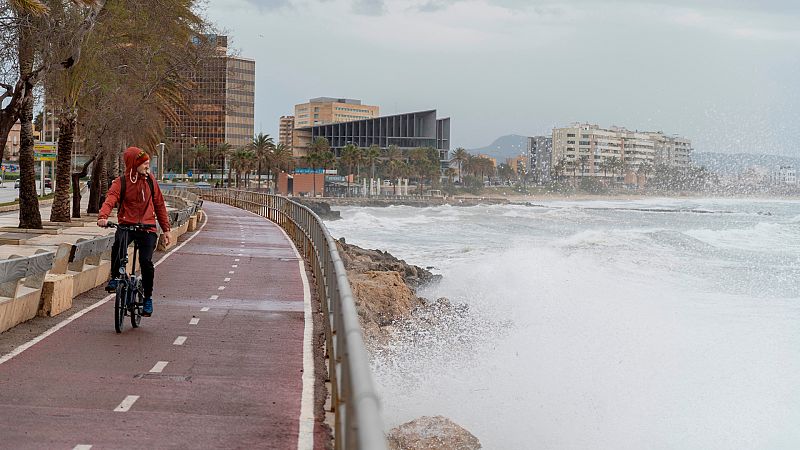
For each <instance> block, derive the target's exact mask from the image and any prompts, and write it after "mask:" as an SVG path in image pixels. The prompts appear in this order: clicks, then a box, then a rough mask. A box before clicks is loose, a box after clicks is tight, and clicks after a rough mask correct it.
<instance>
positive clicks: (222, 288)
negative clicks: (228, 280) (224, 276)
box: [217, 286, 225, 291]
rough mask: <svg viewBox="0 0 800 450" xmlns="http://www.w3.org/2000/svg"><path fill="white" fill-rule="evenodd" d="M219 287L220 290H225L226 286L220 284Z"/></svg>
mask: <svg viewBox="0 0 800 450" xmlns="http://www.w3.org/2000/svg"><path fill="white" fill-rule="evenodd" d="M217 289H218V290H220V291H224V290H225V286H220V287H218V288H217Z"/></svg>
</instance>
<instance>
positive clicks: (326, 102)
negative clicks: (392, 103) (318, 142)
mask: <svg viewBox="0 0 800 450" xmlns="http://www.w3.org/2000/svg"><path fill="white" fill-rule="evenodd" d="M379 115H380V108H379V107H378V106H372V105H362V104H361V100H357V99H351V98H332V97H318V98H312V99H311V100H309V101H308V103H301V104H299V105H295V107H294V117H295V127H296V128H305V127H311V126H316V125H328V124H332V123H342V122H352V121H356V120H364V119H374V118H376V117H378V116H379Z"/></svg>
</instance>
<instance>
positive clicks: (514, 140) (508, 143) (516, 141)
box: [467, 134, 528, 163]
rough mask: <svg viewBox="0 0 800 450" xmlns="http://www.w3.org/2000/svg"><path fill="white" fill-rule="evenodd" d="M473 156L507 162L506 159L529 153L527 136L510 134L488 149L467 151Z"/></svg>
mask: <svg viewBox="0 0 800 450" xmlns="http://www.w3.org/2000/svg"><path fill="white" fill-rule="evenodd" d="M467 151H468V152H470V153H472V154H473V155H477V154H478V153H482V154H484V155H489V156H491V157H492V158H497V162H498V163H500V162H505V160H506V158H514V157H516V156H519V155H520V154H523V153H525V152H526V151H528V138H527V136H520V135H518V134H509V135H507V136H501V137H499V138H497V139H495V140H494V142H492V143H491V144H489V145H487V146H486V147H481V148H472V149H467Z"/></svg>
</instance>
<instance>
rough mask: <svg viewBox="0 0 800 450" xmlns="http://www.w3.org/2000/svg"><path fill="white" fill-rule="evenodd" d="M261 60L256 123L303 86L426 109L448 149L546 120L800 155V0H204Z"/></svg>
mask: <svg viewBox="0 0 800 450" xmlns="http://www.w3.org/2000/svg"><path fill="white" fill-rule="evenodd" d="M209 3H210V4H209V6H208V10H207V15H208V17H209V19H211V20H212V21H213V22H215V23H216V24H217V25H218V26H219V27H221V28H223V29H225V30H226V31H227V32H228V34H229V35H230V36H231V40H232V43H231V45H232V46H234V47H236V48H237V49H239V51H240V52H241V55H242V56H246V57H250V58H254V59H255V60H256V72H257V75H256V77H257V81H256V132H258V131H259V130H261V131H264V132H266V133H270V134H271V135H276V134H277V129H278V118H279V117H280V116H281V115H284V114H291V113H293V107H294V104H296V103H301V102H303V101H307V100H308V99H309V98H312V97H319V96H331V97H350V98H358V99H361V100H362V101H363V102H364V103H367V104H373V105H378V106H380V107H381V114H384V115H386V114H393V113H400V112H411V111H417V110H424V109H437V110H438V111H439V116H440V117H443V116H449V117H451V119H452V130H451V139H452V145H453V147H456V146H463V147H467V148H474V147H481V146H484V145H487V144H489V143H491V142H492V140H494V139H495V138H496V137H499V136H501V135H505V134H512V133H515V134H522V135H535V134H549V132H550V130H551V129H552V127H553V126H563V125H566V124H569V123H571V122H574V121H589V122H593V123H598V124H600V125H601V126H610V125H620V126H626V127H628V128H631V129H640V130H662V131H664V132H666V133H669V134H679V135H683V136H686V137H688V138H690V139H692V140H693V142H694V146H695V149H696V150H697V151H720V152H759V153H774V154H784V155H794V156H800V1H798V0H760V1H747V0H694V1H691V0H653V1H652V2H649V3H644V2H639V1H633V0H627V1H626V0H618V1H614V2H610V1H603V0H566V1H560V2H558V1H556V2H540V1H536V0H530V1H525V0H474V1H473V0H211V1H210V2H209Z"/></svg>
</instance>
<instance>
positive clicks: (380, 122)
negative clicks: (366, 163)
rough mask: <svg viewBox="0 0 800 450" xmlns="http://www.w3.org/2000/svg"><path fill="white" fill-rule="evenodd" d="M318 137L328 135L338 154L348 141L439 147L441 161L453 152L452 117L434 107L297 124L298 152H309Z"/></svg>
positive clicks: (361, 144)
mask: <svg viewBox="0 0 800 450" xmlns="http://www.w3.org/2000/svg"><path fill="white" fill-rule="evenodd" d="M317 138H325V139H327V140H328V143H329V144H330V148H331V150H332V151H333V152H334V154H335V155H336V156H337V157H339V156H340V154H341V150H342V148H344V147H345V146H347V145H348V144H352V145H355V146H357V147H364V148H366V147H370V146H372V145H377V146H378V147H380V148H381V149H387V148H389V147H390V146H392V145H394V146H396V147H398V148H399V149H400V150H401V151H408V150H411V149H415V148H419V147H432V148H435V149H437V150H438V151H439V154H440V159H441V160H442V161H447V160H448V159H449V156H448V155H449V153H450V118H443V119H439V118H437V117H436V110H435V109H434V110H429V111H419V112H413V113H405V114H396V115H393V116H385V117H376V118H373V119H364V120H356V121H353V122H342V123H335V124H328V125H316V126H312V127H305V128H296V129H295V135H294V149H295V156H305V155H307V154H308V151H309V149H310V146H311V143H312V142H313V141H314V140H315V139H317Z"/></svg>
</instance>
